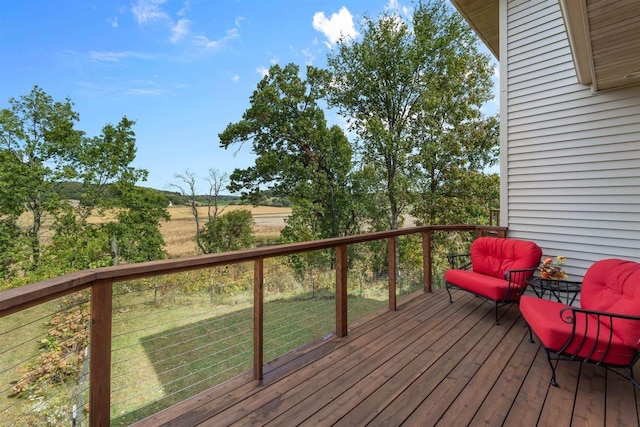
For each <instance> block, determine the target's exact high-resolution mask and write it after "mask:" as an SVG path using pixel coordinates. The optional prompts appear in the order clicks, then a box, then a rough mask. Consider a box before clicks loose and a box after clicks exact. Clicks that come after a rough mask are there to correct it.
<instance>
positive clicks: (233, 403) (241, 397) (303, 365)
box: [138, 290, 640, 426]
mask: <svg viewBox="0 0 640 427" xmlns="http://www.w3.org/2000/svg"><path fill="white" fill-rule="evenodd" d="M550 377H551V372H550V369H549V366H548V364H547V360H546V356H545V354H544V351H543V350H542V349H541V348H540V345H539V344H538V343H535V344H531V343H529V341H528V334H527V328H526V327H525V326H524V324H523V321H522V319H521V317H520V314H519V311H518V308H517V306H516V307H511V308H504V309H502V310H501V320H500V325H495V324H494V313H493V306H491V305H489V304H486V303H483V302H482V301H481V300H480V299H478V298H474V297H473V296H471V295H470V294H468V293H465V292H462V291H458V292H457V293H456V294H455V296H454V304H450V303H449V301H448V298H447V294H446V292H445V291H442V290H438V291H435V292H434V293H432V294H426V295H421V296H419V297H417V298H415V299H412V300H410V301H409V302H407V303H406V304H404V305H402V306H401V307H400V308H399V309H398V311H396V312H388V313H384V314H382V315H378V316H375V317H374V316H371V317H370V318H369V319H367V321H363V322H359V323H358V324H357V325H354V326H353V327H352V328H351V329H350V330H349V335H348V336H347V337H344V338H332V339H329V340H327V341H325V342H323V343H316V344H313V345H309V346H308V347H306V348H303V349H300V350H298V351H295V352H293V353H290V354H287V355H286V356H283V357H282V358H280V359H279V360H277V361H274V362H272V363H270V364H269V365H268V366H266V367H265V377H264V381H262V382H258V381H255V380H252V379H251V377H250V374H246V375H244V376H241V377H238V378H235V379H233V380H230V381H227V382H225V383H223V384H221V385H220V386H218V387H215V388H213V389H210V390H208V391H205V392H203V393H201V394H199V395H197V396H195V397H193V398H191V399H189V400H186V401H184V402H181V403H179V404H177V405H175V406H173V407H171V408H169V409H167V410H165V411H162V412H159V413H158V414H155V415H154V416H152V417H150V418H148V419H146V420H143V421H141V422H139V423H138V425H141V426H147V425H153V426H157V425H179V426H194V425H200V424H202V425H211V426H223V425H274V426H290V425H310V426H311V425H313V426H324V425H341V426H360V425H372V426H378V425H384V426H398V425H407V426H433V425H442V426H464V425H488V426H500V425H505V426H535V425H540V426H550V425H553V426H571V425H573V426H584V425H592V426H637V425H639V418H638V404H639V403H640V402H639V401H640V399H639V398H640V396H639V395H638V393H637V391H636V390H635V389H634V387H633V386H632V385H631V383H630V382H629V381H628V380H625V379H622V378H620V377H619V376H618V375H615V374H612V373H611V372H608V371H607V370H605V369H604V368H599V367H595V366H592V365H586V364H581V363H576V362H564V363H563V362H561V364H560V366H559V368H558V376H557V378H558V382H559V384H560V387H559V388H555V387H551V386H550V385H549V379H550Z"/></svg>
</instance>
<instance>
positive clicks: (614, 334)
mask: <svg viewBox="0 0 640 427" xmlns="http://www.w3.org/2000/svg"><path fill="white" fill-rule="evenodd" d="M520 311H521V312H522V316H523V317H524V319H525V320H526V322H527V324H528V325H529V328H530V331H532V332H533V333H534V334H535V335H536V336H537V337H538V339H539V340H540V343H541V344H542V346H543V347H544V349H545V352H546V353H547V359H548V361H549V366H551V372H552V376H551V384H552V385H554V386H556V387H557V386H558V383H557V381H556V367H557V365H558V361H560V360H577V361H582V362H590V363H594V364H596V365H601V366H604V367H605V368H612V367H615V368H624V370H625V372H626V374H627V375H626V376H627V377H628V378H629V379H630V380H631V381H632V382H633V384H634V385H635V386H636V387H640V385H639V384H638V382H636V381H635V379H634V378H633V369H632V368H633V365H634V364H635V363H636V362H637V361H638V358H639V357H640V263H637V262H633V261H625V260H620V259H607V260H602V261H598V262H596V263H594V264H593V265H592V266H591V267H590V268H589V269H588V270H587V273H586V274H585V276H584V279H583V281H582V290H581V293H580V308H578V307H570V306H567V305H565V304H562V303H559V302H555V301H548V300H545V299H539V298H536V297H531V296H523V297H522V298H521V300H520ZM530 341H531V342H533V339H532V337H531V336H530ZM552 355H553V357H552ZM552 359H553V360H552ZM554 360H555V365H554V363H553V361H554ZM614 372H616V371H614Z"/></svg>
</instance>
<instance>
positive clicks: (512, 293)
mask: <svg viewBox="0 0 640 427" xmlns="http://www.w3.org/2000/svg"><path fill="white" fill-rule="evenodd" d="M467 259H468V260H469V261H467V262H464V261H466V260H467ZM447 260H448V261H449V265H450V266H451V269H453V270H470V269H471V255H470V254H455V255H447ZM537 269H538V268H537V267H533V268H526V269H521V270H507V271H505V272H504V280H506V281H507V282H508V285H507V292H505V294H504V297H503V298H502V299H501V300H493V299H491V298H487V297H485V296H483V295H479V294H477V293H475V292H472V291H469V290H467V289H465V288H461V287H460V286H458V285H456V284H455V283H451V282H448V281H445V288H446V289H447V293H448V294H449V302H450V303H451V304H453V297H452V295H451V290H450V289H451V288H457V289H460V290H463V291H466V292H469V293H471V294H473V295H475V296H476V297H478V298H480V299H482V300H483V301H485V302H487V303H489V304H495V313H496V325H499V324H500V320H499V316H498V309H499V308H500V307H504V306H506V305H509V304H514V303H516V304H517V303H518V301H519V299H520V295H522V292H523V291H524V289H525V287H526V284H524V277H521V278H518V275H519V274H522V275H524V274H525V273H529V272H531V273H533V272H535V271H536V270H537ZM518 279H522V280H518ZM518 282H522V283H523V285H522V286H520V285H515V283H518Z"/></svg>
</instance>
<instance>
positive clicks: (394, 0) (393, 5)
mask: <svg viewBox="0 0 640 427" xmlns="http://www.w3.org/2000/svg"><path fill="white" fill-rule="evenodd" d="M385 9H386V10H390V11H396V12H397V13H398V14H399V15H401V16H404V17H405V18H407V19H409V20H411V17H412V15H413V11H412V10H411V8H410V7H409V6H404V5H402V4H400V2H399V1H398V0H389V4H387V6H386V7H385Z"/></svg>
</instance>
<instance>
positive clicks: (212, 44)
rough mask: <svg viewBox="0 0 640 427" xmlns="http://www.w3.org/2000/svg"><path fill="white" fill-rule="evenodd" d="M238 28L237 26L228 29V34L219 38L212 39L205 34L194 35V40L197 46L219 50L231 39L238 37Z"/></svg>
mask: <svg viewBox="0 0 640 427" xmlns="http://www.w3.org/2000/svg"><path fill="white" fill-rule="evenodd" d="M238 36H239V34H238V29H237V28H232V29H230V30H227V32H226V34H225V35H224V37H222V38H220V39H218V40H210V39H209V38H207V37H205V36H194V37H193V42H194V43H195V44H196V45H197V46H203V47H205V48H207V49H211V50H217V49H220V48H222V47H224V46H225V45H226V44H227V42H228V41H229V40H232V39H234V38H236V37H238Z"/></svg>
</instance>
